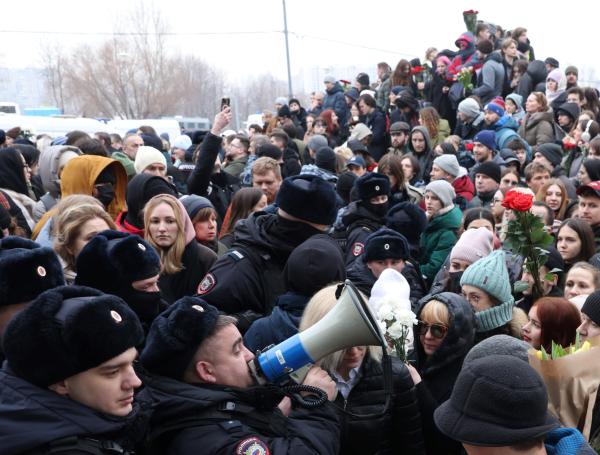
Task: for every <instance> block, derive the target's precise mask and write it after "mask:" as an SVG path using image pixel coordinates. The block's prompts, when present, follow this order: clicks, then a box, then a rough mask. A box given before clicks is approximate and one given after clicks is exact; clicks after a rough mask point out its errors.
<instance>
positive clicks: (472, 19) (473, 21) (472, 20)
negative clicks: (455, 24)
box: [463, 9, 479, 34]
mask: <svg viewBox="0 0 600 455" xmlns="http://www.w3.org/2000/svg"><path fill="white" fill-rule="evenodd" d="M478 14H479V11H475V10H472V9H470V10H467V11H463V20H464V21H465V25H466V26H467V30H468V31H469V32H471V33H473V34H475V28H476V27H477V15H478Z"/></svg>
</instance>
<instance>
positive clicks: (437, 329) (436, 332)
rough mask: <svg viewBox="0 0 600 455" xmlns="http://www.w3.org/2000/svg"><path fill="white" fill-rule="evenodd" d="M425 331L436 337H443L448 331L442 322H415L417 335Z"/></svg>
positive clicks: (423, 333)
mask: <svg viewBox="0 0 600 455" xmlns="http://www.w3.org/2000/svg"><path fill="white" fill-rule="evenodd" d="M427 331H431V336H433V337H434V338H437V339H441V338H444V337H445V336H446V333H448V327H446V326H445V325H443V324H427V323H426V322H423V321H419V323H418V324H417V332H418V334H419V335H426V334H427Z"/></svg>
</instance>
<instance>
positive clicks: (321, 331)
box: [249, 280, 385, 384]
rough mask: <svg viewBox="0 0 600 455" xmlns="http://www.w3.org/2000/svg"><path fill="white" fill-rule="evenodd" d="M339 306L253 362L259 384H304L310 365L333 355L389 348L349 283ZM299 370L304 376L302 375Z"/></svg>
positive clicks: (368, 310)
mask: <svg viewBox="0 0 600 455" xmlns="http://www.w3.org/2000/svg"><path fill="white" fill-rule="evenodd" d="M343 286H344V287H343V291H342V293H341V295H340V296H339V298H338V301H337V303H336V304H335V306H334V307H333V308H332V309H331V311H329V312H328V313H327V314H326V315H325V317H324V318H323V319H321V320H320V321H319V322H317V323H316V324H315V325H313V326H312V327H310V328H309V329H307V330H305V331H304V332H301V333H298V334H297V335H294V336H293V337H291V338H288V339H287V340H285V341H282V342H281V343H279V344H278V345H276V346H274V347H272V348H269V349H267V350H266V351H265V352H263V353H261V354H260V355H258V357H257V358H255V359H254V360H252V361H251V362H250V363H249V365H250V370H251V371H252V373H253V374H254V377H255V379H256V380H257V382H258V383H259V384H265V383H272V384H273V383H280V382H282V381H284V380H286V379H287V378H288V376H289V375H292V377H293V379H294V381H295V382H297V383H300V382H302V381H303V380H304V375H306V373H307V372H308V369H307V368H303V367H305V366H307V365H310V364H314V363H315V362H316V361H318V360H319V359H321V358H323V357H325V356H326V355H328V354H331V353H332V352H336V351H339V350H341V349H345V348H349V347H352V346H385V341H384V337H383V335H382V333H381V331H380V329H379V325H378V324H377V321H376V319H375V317H374V316H373V314H372V313H371V310H370V309H369V306H368V305H367V304H366V303H365V301H364V300H363V299H362V298H361V296H360V294H359V292H358V291H357V290H356V288H355V287H354V285H353V284H352V283H351V282H350V281H349V280H346V282H345V283H344V285H343ZM299 370H300V371H302V372H303V373H304V374H303V375H298V373H299Z"/></svg>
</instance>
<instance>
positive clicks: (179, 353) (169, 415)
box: [140, 297, 340, 454]
mask: <svg viewBox="0 0 600 455" xmlns="http://www.w3.org/2000/svg"><path fill="white" fill-rule="evenodd" d="M235 323H236V320H235V318H233V317H231V316H224V315H219V311H218V310H217V309H216V308H215V307H214V306H212V305H209V304H207V303H206V302H205V301H204V300H202V299H200V298H197V297H184V298H183V299H181V300H179V301H178V302H176V303H175V304H173V305H172V306H171V307H170V308H169V309H168V310H166V311H165V312H163V313H162V314H161V315H160V316H159V317H158V318H157V319H156V321H155V322H154V324H153V325H152V328H151V330H150V333H149V334H148V339H147V342H146V347H145V348H144V351H143V352H142V355H141V357H140V360H141V363H142V365H143V366H144V368H145V369H146V370H147V371H148V372H149V373H151V374H152V375H153V377H151V378H148V379H147V380H146V379H145V381H144V382H145V383H146V385H147V389H148V391H149V393H150V395H151V396H152V398H153V402H154V413H153V416H152V420H151V422H150V425H151V431H150V438H149V439H150V440H149V443H148V445H149V446H150V447H152V448H153V449H155V450H156V451H157V453H177V454H192V453H199V452H202V453H207V454H208V453H223V454H225V453H231V454H268V453H273V454H275V453H277V454H279V453H282V454H284V453H290V454H292V453H318V454H335V453H337V451H338V450H339V436H340V435H339V425H338V422H337V418H336V416H335V412H334V411H333V409H331V408H330V406H329V403H325V405H323V406H319V407H315V408H311V409H303V408H300V407H298V408H295V409H294V410H293V411H291V413H289V415H288V416H287V417H286V415H284V414H283V413H282V412H281V411H280V409H278V405H280V406H281V408H283V409H284V410H285V409H286V407H287V402H288V399H287V398H285V399H284V395H283V393H282V391H281V389H280V388H279V387H276V386H273V385H267V386H258V385H256V382H255V378H254V376H253V375H252V374H251V372H250V368H249V362H253V361H254V354H252V352H250V351H249V350H248V349H247V348H246V346H244V343H243V341H242V337H241V334H240V332H239V330H238V329H237V327H236V325H235ZM304 384H305V385H312V386H314V387H318V388H320V389H322V390H323V391H325V392H326V393H327V394H328V397H329V399H331V397H332V396H333V394H334V391H335V383H334V382H333V381H332V379H331V378H330V377H329V375H328V374H327V373H325V371H323V370H321V369H320V368H318V367H314V368H313V369H311V370H310V372H309V373H308V375H307V377H306V379H305V380H304ZM282 400H283V403H282ZM287 411H289V408H288V409H287V410H286V411H285V412H286V414H287Z"/></svg>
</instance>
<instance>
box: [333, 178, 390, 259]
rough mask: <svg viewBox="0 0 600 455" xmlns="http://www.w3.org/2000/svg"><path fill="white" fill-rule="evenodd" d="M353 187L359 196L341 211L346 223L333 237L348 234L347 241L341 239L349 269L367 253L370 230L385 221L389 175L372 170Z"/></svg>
mask: <svg viewBox="0 0 600 455" xmlns="http://www.w3.org/2000/svg"><path fill="white" fill-rule="evenodd" d="M354 188H355V189H354V190H353V191H356V194H357V196H358V200H357V201H354V202H351V203H350V204H348V206H347V207H346V210H345V212H344V214H343V215H342V225H343V227H342V228H341V229H339V228H336V229H338V231H337V232H334V237H336V238H338V239H339V238H345V242H340V243H341V244H342V246H343V247H344V250H345V261H346V269H349V268H350V266H351V265H352V263H353V262H354V261H355V260H356V259H357V258H358V257H359V256H360V255H362V254H363V253H364V251H365V240H366V239H367V237H368V236H369V234H371V233H372V232H375V231H376V230H377V229H379V228H380V227H381V226H383V225H384V224H385V214H386V213H387V211H388V207H389V201H388V198H389V195H390V179H389V178H388V177H387V175H384V174H379V173H377V172H369V173H367V174H365V175H363V176H361V177H359V178H358V179H357V180H356V181H355V182H354ZM340 231H341V232H340Z"/></svg>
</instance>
